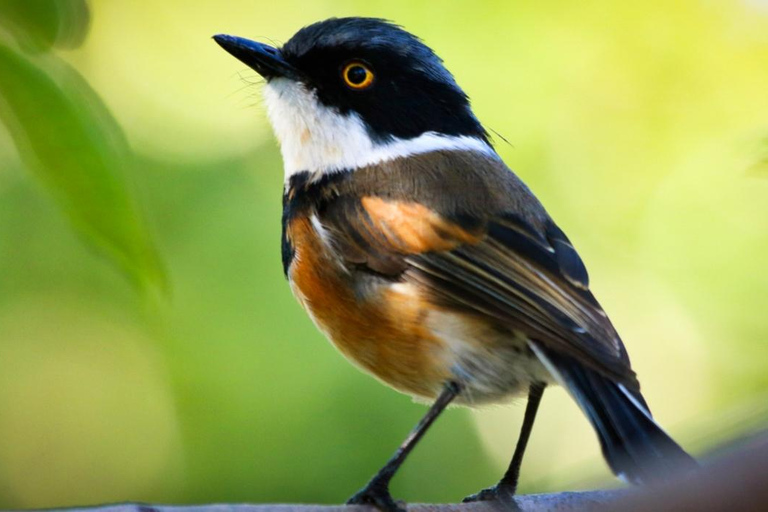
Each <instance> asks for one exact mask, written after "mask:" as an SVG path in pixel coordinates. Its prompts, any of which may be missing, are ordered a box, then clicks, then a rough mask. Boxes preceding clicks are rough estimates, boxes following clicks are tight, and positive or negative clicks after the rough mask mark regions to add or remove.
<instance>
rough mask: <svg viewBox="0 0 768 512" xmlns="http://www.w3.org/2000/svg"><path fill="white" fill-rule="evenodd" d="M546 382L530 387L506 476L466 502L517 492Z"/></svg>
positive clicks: (466, 499) (506, 495)
mask: <svg viewBox="0 0 768 512" xmlns="http://www.w3.org/2000/svg"><path fill="white" fill-rule="evenodd" d="M545 387H546V384H543V383H540V382H535V383H533V384H531V386H530V387H529V388H528V404H527V405H526V406H525V416H524V417H523V426H522V427H521V428H520V435H519V436H518V438H517V446H515V453H514V455H512V461H511V462H510V463H509V468H508V469H507V472H506V473H504V476H503V477H501V480H499V483H497V484H496V485H494V486H493V487H489V488H488V489H483V490H482V491H480V492H478V493H477V494H473V495H471V496H467V497H466V498H464V502H465V503H467V502H470V501H488V500H497V499H500V498H505V497H507V498H510V497H512V496H514V495H515V492H517V481H518V479H519V478H520V465H521V464H522V463H523V455H525V448H526V446H528V438H529V437H531V430H532V429H533V422H534V420H535V419H536V412H537V411H538V410H539V403H541V397H542V395H543V394H544V388H545Z"/></svg>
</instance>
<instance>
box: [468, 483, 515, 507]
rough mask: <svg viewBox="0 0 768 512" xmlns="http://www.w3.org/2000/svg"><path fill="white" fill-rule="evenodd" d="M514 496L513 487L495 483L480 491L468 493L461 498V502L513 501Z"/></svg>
mask: <svg viewBox="0 0 768 512" xmlns="http://www.w3.org/2000/svg"><path fill="white" fill-rule="evenodd" d="M514 496H515V489H514V488H511V487H508V486H506V485H500V484H496V485H494V486H493V487H488V488H487V489H483V490H482V491H479V492H476V493H475V494H470V495H469V496H467V497H466V498H464V499H463V500H461V502H462V503H473V502H476V501H500V502H505V503H506V502H513V501H514Z"/></svg>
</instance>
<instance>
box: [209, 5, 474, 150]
mask: <svg viewBox="0 0 768 512" xmlns="http://www.w3.org/2000/svg"><path fill="white" fill-rule="evenodd" d="M215 39H216V41H217V42H218V43H219V44H220V45H221V46H222V47H224V49H226V50H227V51H229V52H230V53H231V54H232V55H234V56H235V57H237V58H238V59H240V60H241V61H243V62H244V63H245V64H247V65H249V66H250V67H252V68H253V69H254V70H256V71H257V72H258V73H260V74H261V75H262V76H264V77H265V78H266V79H267V80H268V81H273V80H275V79H277V78H285V79H289V80H293V81H299V82H301V83H302V84H304V86H305V87H306V88H307V89H309V90H311V91H313V92H314V93H315V94H316V96H317V99H318V101H319V102H320V103H321V104H323V105H325V106H326V107H330V108H332V109H334V110H336V111H338V112H339V113H341V114H343V115H345V114H349V113H356V114H357V115H359V116H360V118H362V120H363V121H364V122H365V125H366V130H367V131H368V132H369V135H370V136H371V138H372V139H375V140H378V141H380V142H386V141H387V140H389V139H391V138H392V137H397V138H400V139H411V138H414V137H417V136H419V135H421V134H423V133H426V132H436V133H438V134H443V135H457V136H461V135H465V136H471V137H478V138H480V139H482V140H484V141H486V142H487V134H486V132H485V130H484V129H483V127H482V126H481V125H480V123H479V121H478V120H477V119H476V118H475V116H474V114H473V113H472V111H471V109H470V105H469V100H468V98H467V96H466V94H464V91H462V90H461V88H460V87H459V86H458V85H457V84H456V81H455V80H454V78H453V76H452V75H451V74H450V73H449V72H448V70H447V69H445V67H444V65H443V61H442V60H441V59H440V57H438V56H437V55H435V53H434V52H433V51H432V50H431V49H430V48H429V47H427V46H426V45H425V44H424V43H423V42H422V41H421V40H420V39H418V38H417V37H416V36H414V35H412V34H410V33H408V32H406V31H405V30H403V29H402V28H400V27H399V26H397V25H394V24H392V23H389V22H387V21H384V20H380V19H375V18H331V19H328V20H325V21H321V22H318V23H314V24H312V25H309V26H308V27H305V28H303V29H301V30H299V31H298V32H297V33H296V34H295V35H294V36H293V37H292V38H291V39H290V40H289V41H288V42H287V43H286V44H285V45H284V46H283V47H282V48H280V49H276V48H273V47H270V46H267V45H264V44H262V43H257V42H253V41H248V40H246V39H241V38H236V37H232V36H215Z"/></svg>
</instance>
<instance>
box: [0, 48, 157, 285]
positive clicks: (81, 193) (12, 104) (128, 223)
mask: <svg viewBox="0 0 768 512" xmlns="http://www.w3.org/2000/svg"><path fill="white" fill-rule="evenodd" d="M0 120H2V121H4V122H5V123H6V124H7V125H8V127H9V130H10V133H11V136H12V137H13V140H14V141H15V143H16V145H17V147H18V150H19V154H20V155H21V158H22V160H23V162H24V163H25V165H26V166H27V167H28V168H29V169H30V170H32V171H33V172H35V173H36V174H37V176H39V178H40V179H41V180H42V182H43V183H44V184H45V185H46V186H47V188H48V189H49V190H50V191H51V192H52V193H53V195H54V196H55V197H56V199H57V200H58V202H59V204H60V205H61V207H62V208H63V210H64V211H65V212H66V214H67V215H68V217H69V218H70V219H71V221H72V222H73V224H74V225H75V226H76V228H77V229H78V230H79V231H80V232H81V233H82V234H83V235H85V238H86V240H87V241H88V242H90V243H91V245H92V246H94V247H96V248H97V249H98V250H99V251H100V252H101V253H102V254H104V255H106V256H107V257H108V258H109V259H110V260H111V261H112V262H114V263H115V264H117V265H118V266H119V267H120V268H121V269H123V270H124V271H125V272H126V273H127V274H128V275H129V276H130V277H131V278H132V279H133V280H134V281H135V282H136V283H137V284H139V285H140V286H141V287H142V288H144V289H146V285H152V286H154V287H155V288H159V289H162V290H164V289H165V278H164V273H163V270H162V266H161V264H160V261H159V258H158V256H157V253H156V252H155V249H154V246H153V244H152V243H151V239H150V236H149V234H148V232H147V229H146V227H145V223H144V222H143V220H142V217H141V215H140V214H139V210H138V208H137V206H136V204H135V202H134V201H133V199H132V197H131V193H130V190H129V187H128V186H127V183H126V171H127V169H126V167H127V166H128V165H129V163H130V162H131V161H132V155H131V152H130V150H129V148H128V144H127V142H126V140H125V137H124V135H123V133H122V131H121V130H120V127H119V126H118V125H117V123H116V122H115V120H114V119H113V118H112V116H111V115H110V113H109V112H108V111H107V109H106V107H105V106H104V104H103V103H102V101H101V99H100V98H99V96H98V95H97V94H96V93H95V92H94V91H93V90H92V89H91V88H90V86H89V85H88V84H87V83H86V82H85V80H83V78H82V77H81V76H80V75H79V74H78V73H77V72H76V71H74V70H73V69H72V68H71V67H69V66H68V65H67V64H65V63H64V62H62V61H60V60H59V59H58V58H56V57H55V56H53V55H50V54H49V55H47V56H46V57H45V58H44V59H40V60H39V62H38V63H33V62H31V61H30V60H29V59H27V58H26V57H25V56H23V55H21V54H20V53H18V52H16V51H15V50H13V49H11V48H9V47H7V46H4V45H3V44H1V43H0Z"/></svg>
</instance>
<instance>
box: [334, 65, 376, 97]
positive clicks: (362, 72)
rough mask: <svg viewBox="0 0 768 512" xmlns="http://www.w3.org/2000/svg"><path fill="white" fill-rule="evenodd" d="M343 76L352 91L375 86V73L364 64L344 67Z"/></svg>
mask: <svg viewBox="0 0 768 512" xmlns="http://www.w3.org/2000/svg"><path fill="white" fill-rule="evenodd" d="M341 76H342V78H344V83H345V84H347V87H349V88H351V89H357V90H361V89H367V88H368V87H370V86H371V84H373V71H371V68H369V67H368V66H366V65H365V64H363V63H362V62H357V61H355V62H350V63H349V64H347V65H346V66H344V70H343V71H342V72H341Z"/></svg>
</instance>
